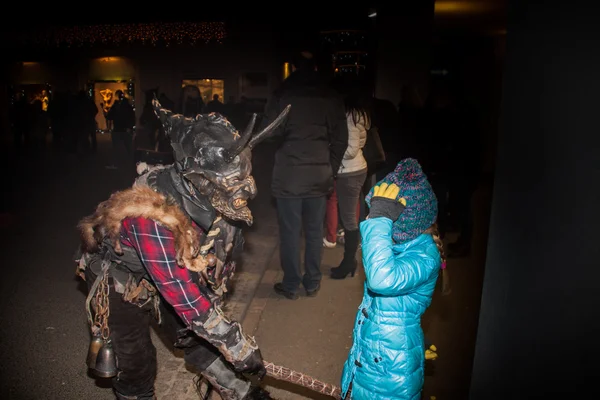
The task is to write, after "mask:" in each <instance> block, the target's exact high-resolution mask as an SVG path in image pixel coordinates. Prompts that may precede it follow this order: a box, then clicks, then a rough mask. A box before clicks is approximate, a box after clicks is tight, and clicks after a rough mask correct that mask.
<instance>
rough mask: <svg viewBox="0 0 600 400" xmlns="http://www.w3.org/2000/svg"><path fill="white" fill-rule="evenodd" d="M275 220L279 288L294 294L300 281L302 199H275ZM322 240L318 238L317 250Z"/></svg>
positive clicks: (320, 237)
mask: <svg viewBox="0 0 600 400" xmlns="http://www.w3.org/2000/svg"><path fill="white" fill-rule="evenodd" d="M323 199H325V198H323ZM324 217H325V216H324V215H323V216H322V217H321V227H322V226H323V218H324ZM277 219H278V222H279V252H280V259H281V268H282V269H283V280H282V282H281V287H282V288H283V290H285V291H286V292H289V293H291V294H295V293H296V292H297V291H298V286H299V285H300V282H301V281H302V275H301V271H300V231H301V230H302V199H286V198H277ZM321 235H322V230H321ZM322 240H323V237H322V236H319V248H321V247H322V246H323V245H322Z"/></svg>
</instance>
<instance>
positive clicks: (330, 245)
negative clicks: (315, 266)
mask: <svg viewBox="0 0 600 400" xmlns="http://www.w3.org/2000/svg"><path fill="white" fill-rule="evenodd" d="M336 245H337V243H335V242H330V241H329V240H327V238H323V247H327V248H328V249H333V248H334V247H335V246H336Z"/></svg>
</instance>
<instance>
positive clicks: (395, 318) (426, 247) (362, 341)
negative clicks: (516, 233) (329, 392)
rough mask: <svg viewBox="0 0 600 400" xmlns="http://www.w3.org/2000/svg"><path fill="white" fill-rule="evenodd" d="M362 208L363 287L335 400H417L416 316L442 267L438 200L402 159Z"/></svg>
mask: <svg viewBox="0 0 600 400" xmlns="http://www.w3.org/2000/svg"><path fill="white" fill-rule="evenodd" d="M366 201H367V204H368V205H369V207H370V212H369V216H368V219H366V220H365V221H363V222H362V223H361V224H360V233H361V236H362V259H363V265H364V269H365V275H366V281H365V289H364V296H363V300H362V303H361V305H360V307H359V311H358V313H357V316H356V322H355V324H354V342H353V345H352V348H351V349H350V353H349V355H348V359H347V361H346V363H345V364H344V372H343V375H342V398H347V399H352V400H363V399H369V400H419V399H420V397H421V390H422V388H423V382H424V366H425V344H424V337H423V330H422V329H421V315H423V313H424V312H425V310H426V309H427V307H428V306H429V304H430V303H431V298H432V296H433V292H434V289H435V286H436V281H437V278H438V274H439V271H440V268H441V267H442V263H444V253H443V245H442V241H441V240H440V238H439V235H438V233H437V227H436V225H435V222H436V217H437V200H436V197H435V195H434V193H433V190H432V188H431V185H430V184H429V182H428V181H427V177H426V176H425V174H424V173H423V171H422V169H421V166H420V165H419V163H418V162H417V161H416V160H414V159H405V160H402V161H400V163H398V165H397V166H396V169H395V170H394V171H393V172H391V173H390V174H388V175H387V176H386V177H385V178H384V179H383V180H382V181H380V182H379V183H378V184H377V185H376V186H375V187H374V188H373V189H372V190H371V192H370V193H369V195H368V196H367V198H366ZM348 393H349V394H350V395H349V396H348V397H346V395H347V394H348Z"/></svg>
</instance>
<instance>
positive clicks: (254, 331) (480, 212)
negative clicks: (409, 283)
mask: <svg viewBox="0 0 600 400" xmlns="http://www.w3.org/2000/svg"><path fill="white" fill-rule="evenodd" d="M488 196H490V191H489V188H488V189H485V188H484V189H482V190H480V191H479V193H478V194H477V195H476V198H475V201H474V204H476V205H477V206H476V207H475V209H476V210H477V212H476V216H475V233H478V232H479V235H476V237H475V239H474V244H473V246H474V249H473V252H472V255H471V257H469V258H462V259H461V258H456V259H449V260H448V271H449V272H450V277H451V281H452V288H453V291H452V293H451V294H450V295H448V296H445V297H442V296H441V295H440V293H441V291H440V289H439V287H438V289H437V290H436V292H435V295H434V298H433V301H432V305H431V306H430V308H429V309H428V310H427V311H426V313H425V315H424V316H423V319H422V326H423V330H424V332H425V335H426V336H427V338H428V339H430V340H431V341H432V342H433V343H434V344H435V345H436V346H437V347H438V354H439V358H438V359H437V360H436V361H434V362H433V371H426V377H425V385H424V390H423V399H427V400H429V399H431V398H432V397H431V396H435V398H436V399H437V400H455V399H460V400H462V399H467V398H468V389H469V383H470V375H471V367H472V359H473V352H474V343H475V336H476V331H477V321H478V316H479V302H480V296H481V284H482V279H483V268H484V263H485V249H486V241H487V235H486V232H487V217H486V212H487V210H486V209H485V207H482V206H480V205H482V204H487V203H486V201H487V199H488ZM454 239H455V235H449V237H448V238H447V240H446V242H452V241H453V240H454ZM342 251H343V250H342V247H341V246H339V245H338V246H337V247H336V248H335V249H323V263H322V268H321V270H322V271H323V281H322V283H321V290H320V292H319V294H318V295H317V297H314V298H308V297H306V296H301V297H300V298H299V299H298V300H295V301H293V300H288V299H286V298H284V297H281V296H278V295H277V294H275V293H274V291H273V285H274V284H275V283H276V282H280V281H281V278H282V275H283V274H282V272H281V267H280V261H279V252H278V251H276V252H275V254H274V256H273V258H272V259H271V261H270V262H269V266H268V268H267V270H266V272H265V274H264V277H263V279H262V281H261V283H260V286H259V288H258V290H257V292H256V295H255V297H254V300H253V301H252V303H251V305H250V309H249V310H248V313H247V314H246V318H245V319H244V322H243V325H244V328H245V330H246V332H248V333H249V334H251V335H254V336H255V337H256V340H257V342H258V344H259V346H260V348H261V351H262V355H263V357H264V359H265V360H266V361H270V362H273V363H274V364H276V365H281V366H285V367H287V368H290V369H292V370H296V371H298V372H301V373H305V374H307V375H310V376H311V377H313V378H316V379H319V380H321V381H324V382H326V383H330V384H333V385H336V386H339V385H340V378H341V374H342V369H343V364H344V362H345V361H346V357H347V355H348V350H349V347H350V346H351V344H352V330H353V326H354V318H355V316H356V312H357V310H358V306H359V304H360V301H361V300H362V295H363V283H364V279H365V276H364V270H363V268H362V265H359V268H358V270H357V274H356V275H355V276H354V277H353V278H350V277H347V278H346V279H344V280H341V281H338V280H332V279H330V278H329V269H330V268H331V267H334V266H337V265H338V264H339V262H340V261H341V259H342ZM358 257H359V258H360V252H359V255H358ZM440 281H441V279H440V280H439V281H438V283H440ZM300 293H301V294H304V293H303V292H300ZM265 384H266V388H267V390H269V391H270V392H271V394H272V395H273V397H274V398H276V399H278V400H303V399H316V400H327V399H329V400H330V399H331V397H328V396H325V395H321V394H318V393H316V392H313V391H310V390H308V389H304V388H301V387H300V386H294V385H292V384H289V383H287V382H283V381H277V380H275V379H272V378H269V377H268V378H266V379H265Z"/></svg>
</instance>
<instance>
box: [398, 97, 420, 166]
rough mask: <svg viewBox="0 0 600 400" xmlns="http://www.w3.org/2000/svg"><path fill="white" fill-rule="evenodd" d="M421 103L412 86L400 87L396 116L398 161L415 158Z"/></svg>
mask: <svg viewBox="0 0 600 400" xmlns="http://www.w3.org/2000/svg"><path fill="white" fill-rule="evenodd" d="M421 103H422V102H421V99H420V97H419V95H418V93H417V90H416V89H415V87H414V86H412V85H404V86H402V90H401V98H400V103H398V114H397V115H398V137H399V140H400V145H399V147H398V152H399V156H400V158H399V159H398V161H400V160H403V159H405V158H410V157H414V156H416V141H417V138H416V136H417V133H418V120H419V113H420V112H421V107H422V104H421Z"/></svg>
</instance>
